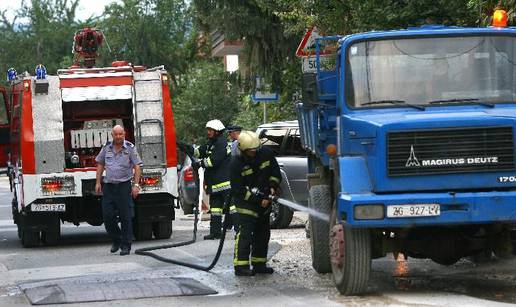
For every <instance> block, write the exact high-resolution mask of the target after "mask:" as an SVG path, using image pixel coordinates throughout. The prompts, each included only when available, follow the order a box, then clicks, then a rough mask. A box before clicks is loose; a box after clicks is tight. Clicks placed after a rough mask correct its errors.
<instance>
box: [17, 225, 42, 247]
mask: <svg viewBox="0 0 516 307" xmlns="http://www.w3.org/2000/svg"><path fill="white" fill-rule="evenodd" d="M21 241H22V245H23V247H35V246H38V245H39V231H28V230H24V229H22V233H21Z"/></svg>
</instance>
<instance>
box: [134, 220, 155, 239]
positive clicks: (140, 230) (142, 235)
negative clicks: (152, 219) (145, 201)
mask: <svg viewBox="0 0 516 307" xmlns="http://www.w3.org/2000/svg"><path fill="white" fill-rule="evenodd" d="M133 228H134V238H135V239H136V240H137V241H144V240H150V239H152V223H135V224H134V226H133Z"/></svg>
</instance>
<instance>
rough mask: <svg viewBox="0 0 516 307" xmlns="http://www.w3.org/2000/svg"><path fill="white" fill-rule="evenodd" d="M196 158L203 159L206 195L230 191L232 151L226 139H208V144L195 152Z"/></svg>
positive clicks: (220, 137)
mask: <svg viewBox="0 0 516 307" xmlns="http://www.w3.org/2000/svg"><path fill="white" fill-rule="evenodd" d="M194 156H195V157H196V158H200V159H201V164H202V166H203V167H204V182H205V184H206V193H207V194H212V193H218V192H223V191H226V190H229V189H230V188H231V185H230V183H229V163H230V161H231V150H230V149H229V147H228V142H227V141H226V138H224V137H222V136H218V137H215V138H212V139H208V143H207V144H206V145H203V146H199V147H198V148H196V149H195V150H194Z"/></svg>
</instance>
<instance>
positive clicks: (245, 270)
mask: <svg viewBox="0 0 516 307" xmlns="http://www.w3.org/2000/svg"><path fill="white" fill-rule="evenodd" d="M235 275H236V276H253V275H254V271H253V270H251V269H250V268H249V266H245V265H236V266H235Z"/></svg>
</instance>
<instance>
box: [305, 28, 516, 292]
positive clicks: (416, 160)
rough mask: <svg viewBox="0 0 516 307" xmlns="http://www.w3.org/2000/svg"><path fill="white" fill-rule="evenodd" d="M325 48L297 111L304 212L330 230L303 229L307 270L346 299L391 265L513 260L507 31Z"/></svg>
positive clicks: (513, 58)
mask: <svg viewBox="0 0 516 307" xmlns="http://www.w3.org/2000/svg"><path fill="white" fill-rule="evenodd" d="M325 41H334V42H336V43H337V48H336V54H335V61H334V65H333V67H331V68H329V69H323V67H322V66H323V65H320V63H322V61H321V57H320V56H318V63H319V64H318V70H317V72H316V73H310V74H305V75H304V92H303V101H302V102H300V103H298V104H297V111H298V116H299V121H300V127H301V134H302V141H303V146H304V147H305V149H306V150H307V152H308V156H309V174H308V181H309V188H310V202H309V203H310V205H311V206H312V207H313V208H315V209H317V210H319V211H324V212H327V213H328V214H330V216H331V218H330V223H329V224H328V223H324V222H321V221H317V220H311V231H312V233H311V246H312V263H313V266H314V268H315V270H316V271H318V272H320V273H326V272H332V273H333V278H334V281H335V284H336V287H337V288H338V290H339V291H340V292H341V293H342V294H346V295H352V294H360V293H363V292H364V291H365V290H366V288H367V282H368V279H369V273H370V266H371V260H372V259H374V258H379V257H383V256H385V255H386V253H388V252H392V253H395V254H398V253H401V254H403V255H404V256H405V257H414V258H430V259H432V260H433V261H435V262H437V263H439V264H443V265H450V264H453V263H455V262H456V261H458V260H459V259H461V258H463V257H466V256H471V255H475V254H480V253H487V254H493V253H494V255H496V256H500V257H504V256H506V255H510V254H512V253H514V252H515V251H516V244H515V240H516V237H515V236H514V230H513V229H514V225H515V223H516V164H515V147H514V144H515V134H514V131H515V128H516V68H515V67H516V66H515V63H516V28H503V27H488V28H459V27H444V26H422V27H418V28H409V29H406V30H397V31H384V32H378V31H375V32H368V33H359V34H353V35H348V36H343V37H327V38H321V39H319V43H320V44H324V43H325ZM318 49H319V48H318ZM326 62H327V61H326ZM328 233H329V236H328Z"/></svg>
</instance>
